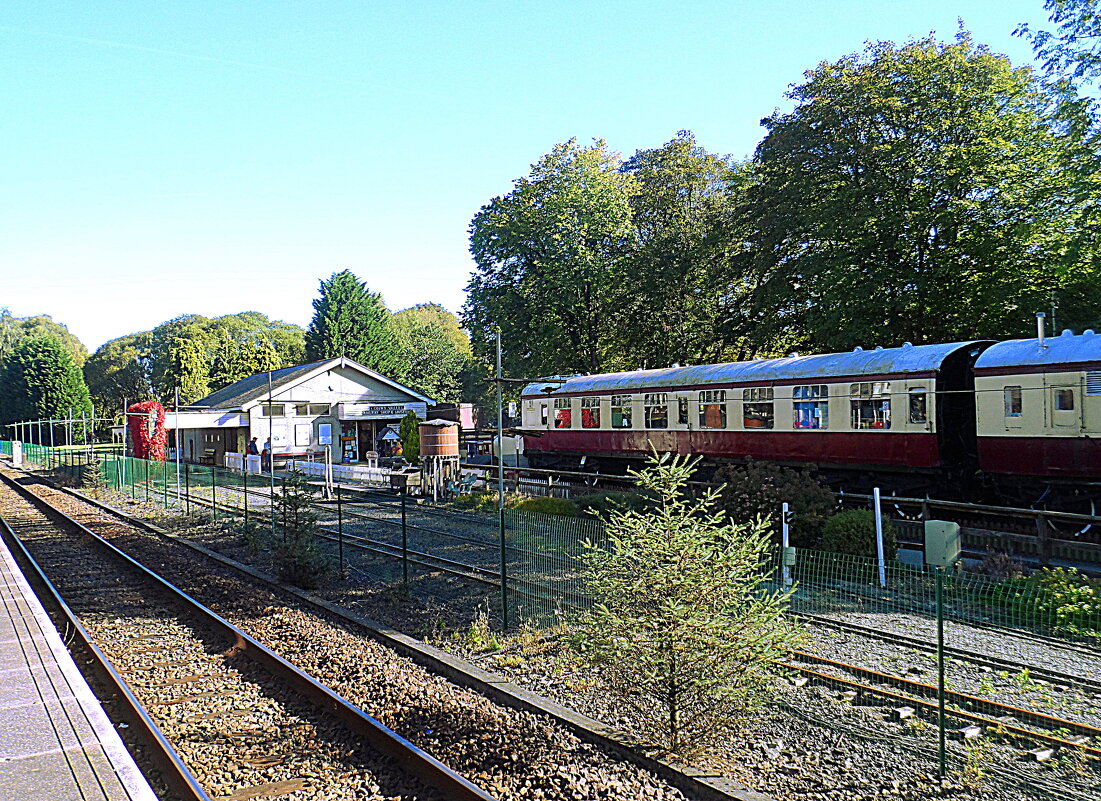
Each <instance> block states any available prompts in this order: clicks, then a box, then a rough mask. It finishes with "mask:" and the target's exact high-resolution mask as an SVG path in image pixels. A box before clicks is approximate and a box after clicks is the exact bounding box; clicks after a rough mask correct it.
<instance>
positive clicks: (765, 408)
mask: <svg viewBox="0 0 1101 801" xmlns="http://www.w3.org/2000/svg"><path fill="white" fill-rule="evenodd" d="M774 423H775V409H774V404H773V389H772V387H752V388H750V389H743V390H742V427H743V428H772V426H773V424H774Z"/></svg>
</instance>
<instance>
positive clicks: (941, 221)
mask: <svg viewBox="0 0 1101 801" xmlns="http://www.w3.org/2000/svg"><path fill="white" fill-rule="evenodd" d="M789 97H790V99H792V100H793V101H795V104H796V105H795V108H794V110H792V111H791V112H788V113H781V112H776V113H775V114H773V115H772V116H770V117H768V118H767V119H765V120H764V121H763V124H764V125H765V127H766V128H767V129H768V135H767V136H766V138H765V139H764V141H763V142H762V143H761V145H760V146H759V147H758V149H757V153H756V162H757V164H756V173H757V174H756V177H755V180H754V182H753V184H752V186H751V188H750V191H749V194H748V204H747V208H746V212H747V215H748V217H749V219H750V222H751V226H752V228H751V230H752V232H753V233H752V241H751V243H750V247H751V248H752V250H753V251H754V264H755V267H754V272H755V273H756V274H757V275H758V276H759V278H760V280H761V281H762V289H761V290H760V291H759V292H758V294H757V303H758V311H759V314H760V321H761V326H760V335H761V336H764V337H777V336H780V335H782V334H784V333H785V332H787V333H791V332H795V333H796V334H797V335H798V336H799V337H800V338H802V339H803V340H804V341H805V343H806V344H808V345H809V347H811V348H814V349H822V350H845V349H848V348H851V347H853V346H855V345H863V346H867V345H874V344H877V343H883V344H887V343H890V344H898V343H901V342H902V341H903V340H909V341H912V342H915V343H919V342H944V341H952V340H957V339H964V338H971V337H991V338H1004V337H1008V336H1013V335H1020V334H1022V333H1025V334H1027V331H1028V327H1029V320H1030V319H1031V315H1032V312H1033V311H1034V310H1036V309H1043V308H1047V306H1048V304H1049V303H1050V301H1051V299H1052V297H1053V296H1054V298H1055V299H1056V302H1059V301H1060V300H1061V299H1062V298H1063V297H1066V298H1068V299H1072V298H1076V297H1079V296H1081V295H1086V296H1089V295H1094V296H1096V294H1095V293H1096V292H1097V291H1098V288H1099V287H1101V281H1099V278H1101V276H1099V273H1098V270H1097V268H1096V266H1095V265H1094V262H1093V260H1092V258H1091V257H1090V255H1089V254H1087V253H1084V252H1082V251H1080V250H1077V249H1076V248H1074V247H1072V244H1073V242H1074V241H1075V239H1076V235H1075V234H1074V231H1075V229H1076V227H1077V226H1078V225H1079V223H1080V222H1081V220H1082V217H1083V214H1085V213H1087V208H1088V207H1092V206H1093V205H1095V204H1096V189H1094V190H1093V197H1083V195H1082V192H1081V191H1080V188H1076V187H1075V186H1074V183H1075V182H1073V181H1071V180H1070V173H1071V170H1072V168H1073V169H1078V170H1082V169H1085V170H1087V171H1089V174H1091V175H1093V176H1096V175H1097V159H1096V156H1094V155H1090V156H1089V157H1088V158H1087V157H1084V156H1083V153H1082V144H1083V136H1084V132H1083V130H1082V129H1081V128H1080V127H1078V126H1068V125H1063V124H1060V123H1059V122H1058V121H1056V120H1055V119H1054V118H1053V116H1052V111H1053V108H1054V107H1055V105H1056V99H1054V98H1053V97H1052V96H1051V94H1050V93H1049V92H1047V91H1046V90H1045V88H1044V87H1043V86H1042V85H1041V84H1039V83H1038V81H1037V80H1036V79H1035V77H1034V76H1033V75H1032V73H1031V71H1030V70H1028V69H1020V68H1018V69H1015V68H1014V67H1013V66H1012V65H1011V64H1010V62H1009V60H1008V59H1007V58H1006V57H1005V56H1001V55H997V54H994V53H992V52H990V51H989V50H988V49H987V48H985V47H982V46H977V45H975V44H974V43H973V42H972V41H971V39H970V37H969V36H968V35H967V34H966V33H961V34H960V35H959V36H958V37H957V39H956V41H955V42H953V43H950V44H944V43H940V42H937V41H935V40H934V39H932V38H931V37H930V38H926V39H922V40H920V41H915V42H910V43H908V44H906V45H903V46H901V47H900V46H896V45H894V44H893V43H890V42H880V43H877V44H872V45H869V47H868V48H867V50H866V51H865V52H864V53H859V54H854V55H851V56H847V57H845V58H843V59H841V60H840V61H838V62H835V63H824V64H821V65H820V66H819V67H817V68H816V69H814V70H812V71H810V72H808V73H807V81H806V82H805V83H803V84H801V85H800V86H797V87H795V88H793V89H792V91H791V92H790V93H789ZM1078 184H1079V187H1080V186H1081V182H1080V181H1079V182H1078ZM1093 185H1094V186H1096V180H1093ZM1072 251H1074V252H1072ZM1068 305H1070V304H1068ZM1093 313H1094V314H1096V311H1094V312H1093ZM1064 322H1065V323H1070V324H1074V323H1078V324H1081V323H1082V322H1083V321H1082V320H1074V319H1064Z"/></svg>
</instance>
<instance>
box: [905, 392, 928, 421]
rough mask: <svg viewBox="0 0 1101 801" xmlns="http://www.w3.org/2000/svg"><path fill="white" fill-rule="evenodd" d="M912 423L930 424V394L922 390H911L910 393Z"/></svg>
mask: <svg viewBox="0 0 1101 801" xmlns="http://www.w3.org/2000/svg"><path fill="white" fill-rule="evenodd" d="M908 397H909V402H910V403H909V407H910V416H909V420H910V422H911V423H927V422H929V400H928V398H929V393H928V392H927V391H926V390H924V389H920V388H914V387H911V388H910V392H909V393H908Z"/></svg>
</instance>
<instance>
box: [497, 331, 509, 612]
mask: <svg viewBox="0 0 1101 801" xmlns="http://www.w3.org/2000/svg"><path fill="white" fill-rule="evenodd" d="M501 377H502V376H501V332H500V331H498V332H497V516H498V518H499V523H498V528H499V531H500V535H501V627H502V628H503V629H504V630H506V631H507V630H508V571H507V570H506V566H507V559H506V554H505V421H504V400H503V388H502V381H501Z"/></svg>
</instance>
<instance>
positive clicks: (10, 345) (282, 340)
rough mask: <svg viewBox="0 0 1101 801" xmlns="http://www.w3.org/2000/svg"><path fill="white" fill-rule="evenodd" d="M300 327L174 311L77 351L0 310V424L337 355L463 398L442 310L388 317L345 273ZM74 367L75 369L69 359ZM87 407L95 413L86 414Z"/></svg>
mask: <svg viewBox="0 0 1101 801" xmlns="http://www.w3.org/2000/svg"><path fill="white" fill-rule="evenodd" d="M314 310H315V314H314V318H313V321H312V322H311V323H310V327H309V329H308V330H306V329H303V328H301V327H300V326H297V325H293V324H291V323H285V322H282V321H278V320H270V319H268V317H267V316H266V315H264V314H261V313H260V312H254V311H249V312H241V313H239V314H230V315H225V316H223V317H215V318H207V317H202V316H200V315H197V314H185V315H181V316H179V317H176V318H174V319H172V320H167V321H166V322H164V323H161V324H160V325H158V326H157V327H156V328H154V329H153V330H152V331H141V332H138V333H134V334H127V335H126V336H122V337H118V338H117V339H113V340H111V341H110V342H106V343H104V344H103V345H102V346H101V347H100V348H99V349H98V350H96V352H95V353H93V354H92V355H90V356H89V355H88V352H87V350H85V348H84V346H83V345H82V344H81V343H80V341H79V340H78V339H77V338H76V337H75V336H73V335H72V334H71V333H70V332H69V331H68V329H67V328H66V327H65V326H64V325H61V324H60V323H56V322H54V321H53V320H52V319H50V318H49V317H47V316H36V317H27V318H18V317H14V316H13V315H12V314H11V313H10V312H9V311H8V310H7V309H0V381H2V382H3V386H2V387H0V424H3V423H9V422H14V421H19V420H31V419H49V418H64V417H67V416H68V411H69V409H73V411H74V414H75V415H76V416H77V417H79V416H80V414H81V412H84V413H85V414H87V413H89V412H90V406H91V403H92V402H94V403H95V404H96V407H97V410H98V411H102V412H104V413H105V414H108V415H110V414H117V413H119V412H120V411H121V409H122V408H123V407H124V405H126V404H129V403H134V402H137V401H143V400H150V399H158V400H161V401H163V402H165V403H172V402H174V400H175V396H176V391H177V389H178V390H179V393H180V401H181V403H184V404H188V403H193V402H195V401H197V400H199V399H200V398H202V397H204V396H206V395H208V394H210V393H211V392H214V391H216V390H218V389H221V388H222V387H224V386H228V385H229V384H232V383H233V382H235V381H239V380H240V379H242V378H245V377H247V376H250V375H254V374H256V373H261V372H264V371H267V370H277V369H279V368H282V367H289V366H292V365H297V364H302V363H304V362H306V361H315V360H321V359H327V358H330V357H332V356H348V357H349V358H351V359H354V360H356V361H359V362H361V363H363V364H364V365H365V366H367V367H368V368H370V369H373V370H376V371H378V372H380V373H383V374H384V375H386V376H388V377H390V378H394V379H396V380H398V381H401V382H403V383H405V384H407V385H408V386H410V387H411V388H413V389H415V390H417V391H419V392H422V393H424V394H426V395H428V396H429V397H431V398H433V399H435V400H437V401H441V402H457V401H459V400H465V399H470V398H472V397H473V396H474V395H475V394H476V392H477V391H479V389H480V388H481V389H484V387H480V385H479V382H478V379H479V377H480V376H481V375H482V374H483V373H484V370H481V369H479V368H478V367H477V366H476V365H475V364H474V361H473V357H472V355H471V349H470V340H469V338H468V337H467V335H466V333H465V332H464V331H463V330H462V328H461V327H460V325H459V321H458V319H457V318H456V317H455V315H454V314H452V313H451V312H449V311H447V310H446V309H444V308H443V307H442V306H440V305H438V304H434V303H423V304H419V305H417V306H413V307H411V308H409V309H404V310H402V311H399V312H397V313H396V314H391V313H390V311H389V310H388V309H387V308H386V306H385V305H384V304H383V302H382V299H381V297H380V296H379V295H378V294H376V293H372V292H370V291H369V290H368V289H367V287H366V286H365V285H364V284H363V283H362V282H361V281H360V280H359V279H358V278H356V276H355V275H353V274H352V273H351V272H349V271H347V270H345V271H343V272H340V273H335V274H334V275H333V276H331V277H330V278H329V279H328V280H325V281H321V287H320V292H319V295H318V297H317V298H316V299H315V300H314ZM82 365H83V369H81V366H82ZM98 411H97V413H98Z"/></svg>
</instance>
